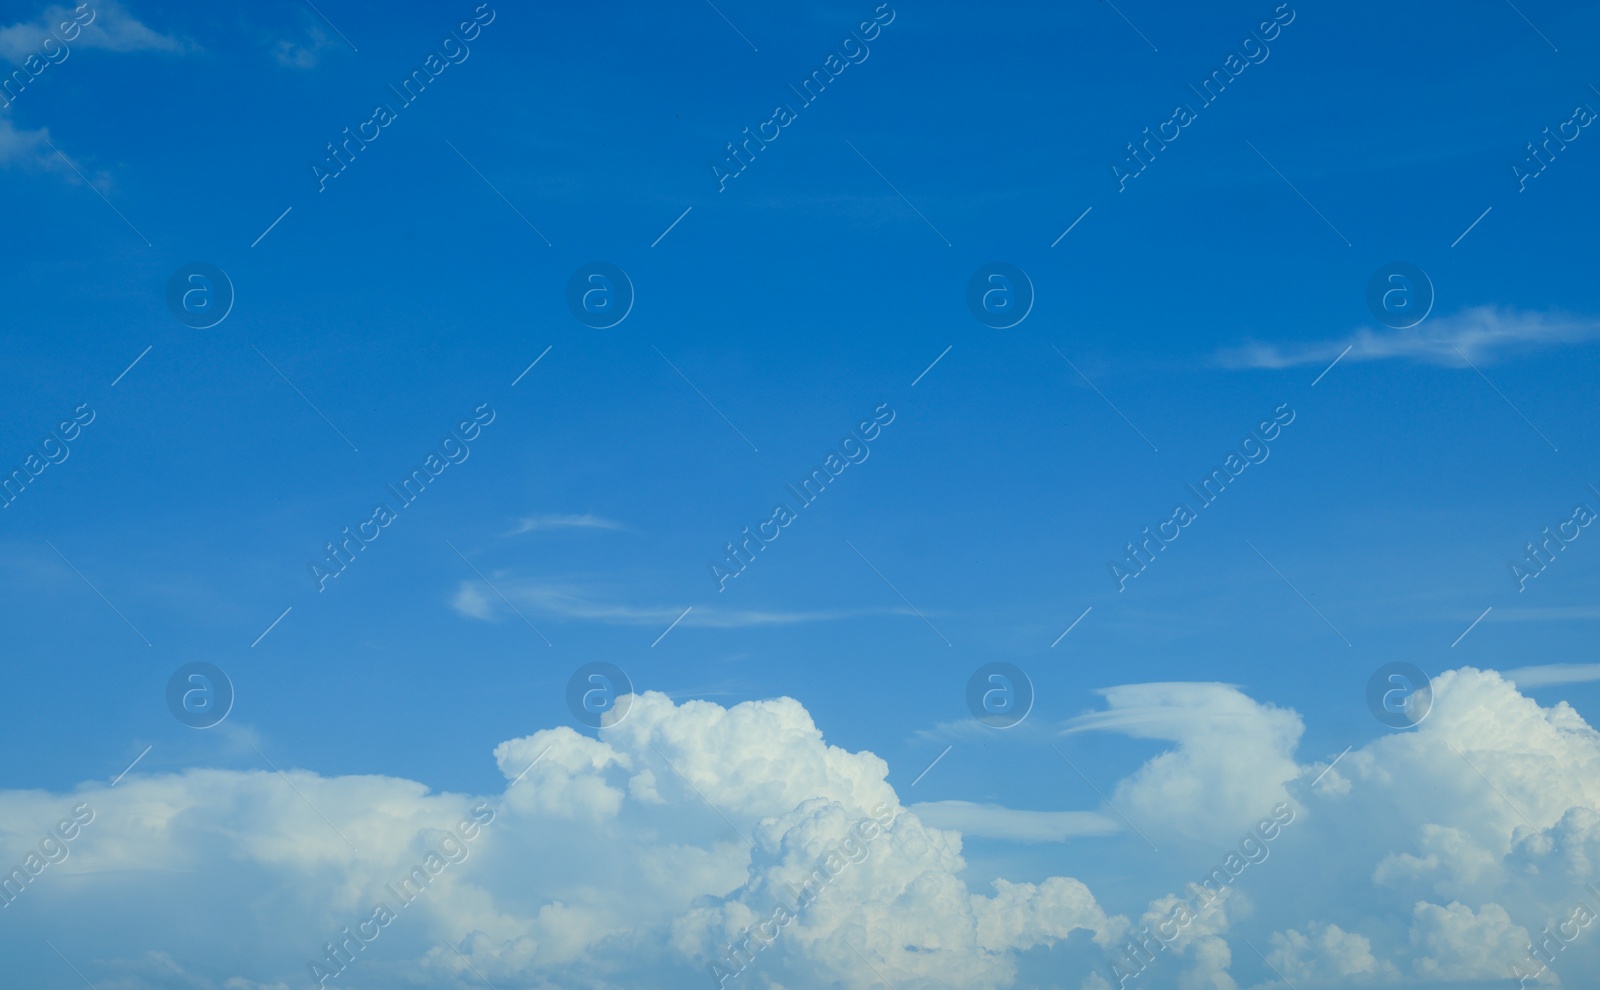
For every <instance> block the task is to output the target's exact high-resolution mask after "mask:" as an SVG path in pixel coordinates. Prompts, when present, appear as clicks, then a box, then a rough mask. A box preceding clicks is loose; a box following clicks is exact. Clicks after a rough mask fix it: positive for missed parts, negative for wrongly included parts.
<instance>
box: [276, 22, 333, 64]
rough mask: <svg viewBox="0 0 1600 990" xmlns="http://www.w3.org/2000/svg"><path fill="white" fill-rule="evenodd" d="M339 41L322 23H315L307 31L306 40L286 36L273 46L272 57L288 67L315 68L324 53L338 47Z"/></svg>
mask: <svg viewBox="0 0 1600 990" xmlns="http://www.w3.org/2000/svg"><path fill="white" fill-rule="evenodd" d="M338 47H339V42H337V41H335V40H333V38H332V37H331V36H330V35H329V34H328V32H326V31H324V30H323V29H322V25H320V24H313V25H311V27H310V28H309V29H307V31H306V38H305V40H304V41H299V40H290V39H288V38H284V39H281V40H279V42H278V43H277V44H275V45H273V46H272V57H273V58H274V59H276V60H277V63H278V64H279V65H281V66H283V67H284V68H288V69H314V68H316V67H317V64H318V63H319V62H321V61H322V53H323V52H325V51H328V50H329V49H331V48H338Z"/></svg>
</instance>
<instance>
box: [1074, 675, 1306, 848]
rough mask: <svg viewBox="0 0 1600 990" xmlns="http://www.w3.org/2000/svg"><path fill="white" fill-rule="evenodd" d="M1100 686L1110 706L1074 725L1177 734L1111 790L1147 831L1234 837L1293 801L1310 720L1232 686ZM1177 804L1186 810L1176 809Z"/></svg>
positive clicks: (1153, 735) (1216, 840) (1167, 736)
mask: <svg viewBox="0 0 1600 990" xmlns="http://www.w3.org/2000/svg"><path fill="white" fill-rule="evenodd" d="M1099 693H1100V694H1102V695H1104V696H1105V699H1106V703H1107V705H1108V706H1109V708H1108V710H1106V711H1103V712H1093V713H1091V714H1088V715H1082V716H1079V717H1078V718H1075V719H1072V720H1071V721H1070V722H1068V723H1067V729H1066V731H1067V732H1068V733H1076V732H1091V731H1109V732H1116V733H1120V734H1122V735H1127V736H1133V737H1134V738H1137V739H1161V740H1167V741H1171V742H1174V743H1177V746H1176V747H1175V748H1173V749H1171V750H1169V751H1167V752H1165V753H1162V754H1161V755H1159V756H1157V757H1155V758H1154V759H1152V760H1150V761H1149V762H1147V763H1146V764H1145V765H1144V766H1142V767H1140V768H1139V770H1138V771H1137V772H1136V773H1134V774H1133V776H1131V777H1129V778H1128V779H1126V780H1124V781H1122V782H1121V783H1119V784H1118V785H1117V787H1116V790H1115V791H1114V792H1113V793H1112V795H1111V802H1112V804H1113V805H1114V806H1115V807H1116V808H1117V809H1118V810H1119V811H1121V812H1122V813H1123V814H1125V815H1127V816H1128V817H1129V818H1130V819H1131V820H1132V821H1133V822H1134V824H1136V825H1139V826H1140V828H1141V830H1145V831H1157V832H1166V833H1168V834H1170V833H1172V832H1177V833H1178V834H1181V835H1185V836H1189V837H1191V838H1198V839H1204V840H1206V841H1207V842H1210V843H1212V844H1223V843H1227V842H1230V841H1231V840H1233V839H1236V838H1237V837H1238V832H1239V830H1240V829H1242V828H1246V827H1248V826H1249V825H1250V824H1251V823H1252V822H1253V821H1255V820H1256V819H1257V818H1259V817H1260V816H1261V815H1263V814H1266V813H1267V811H1268V809H1270V808H1272V807H1273V806H1274V805H1276V804H1278V803H1279V802H1282V801H1285V800H1287V798H1288V791H1287V790H1286V789H1285V787H1284V784H1285V782H1287V781H1290V780H1293V779H1295V778H1296V777H1298V776H1300V773H1301V771H1300V767H1299V765H1298V764H1296V763H1295V761H1294V757H1293V753H1294V749H1295V746H1296V744H1297V743H1298V742H1299V740H1300V733H1301V732H1302V731H1303V729H1304V726H1303V724H1302V723H1301V721H1300V716H1299V715H1297V714H1295V713H1294V712H1293V711H1290V710H1287V709H1283V708H1277V707H1275V706H1273V705H1264V704H1260V703H1258V702H1256V701H1253V700H1251V699H1250V698H1249V697H1247V696H1246V695H1245V694H1244V693H1243V692H1242V691H1240V690H1239V689H1238V688H1236V687H1233V686H1232V685H1228V684H1214V683H1192V682H1173V683H1157V684H1129V685H1124V686H1122V687H1113V688H1105V689H1103V690H1101V691H1100V692H1099ZM1175 808H1181V809H1183V811H1184V814H1183V815H1182V816H1181V817H1177V816H1175V815H1174V814H1173V810H1174V809H1175ZM1147 822H1148V823H1150V828H1149V829H1145V828H1144V823H1147Z"/></svg>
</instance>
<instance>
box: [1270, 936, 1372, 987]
mask: <svg viewBox="0 0 1600 990" xmlns="http://www.w3.org/2000/svg"><path fill="white" fill-rule="evenodd" d="M1271 944H1272V951H1271V952H1269V953H1267V962H1269V963H1271V964H1272V966H1273V967H1275V968H1276V969H1277V970H1278V972H1280V973H1282V974H1283V976H1284V978H1285V979H1287V980H1290V981H1298V982H1301V983H1310V982H1313V981H1315V982H1318V983H1338V984H1348V983H1371V982H1374V981H1378V980H1381V981H1383V982H1386V983H1392V982H1394V981H1396V980H1397V979H1398V978H1399V975H1400V973H1399V970H1397V969H1395V967H1394V965H1393V964H1392V963H1388V962H1384V961H1381V960H1379V959H1377V958H1375V957H1374V956H1373V955H1372V940H1371V939H1368V938H1367V937H1366V936H1364V935H1358V934H1356V933H1354V932H1347V931H1345V930H1344V929H1342V928H1340V927H1339V926H1338V925H1329V924H1323V923H1321V922H1316V921H1313V922H1310V923H1309V924H1308V925H1307V926H1306V933H1305V934H1301V933H1300V932H1298V931H1296V930H1295V929H1293V928H1291V929H1289V930H1288V931H1286V932H1279V933H1274V934H1273V936H1272V940H1271Z"/></svg>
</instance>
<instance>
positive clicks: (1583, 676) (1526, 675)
mask: <svg viewBox="0 0 1600 990" xmlns="http://www.w3.org/2000/svg"><path fill="white" fill-rule="evenodd" d="M1505 678H1506V680H1508V681H1510V682H1511V683H1513V684H1515V685H1516V686H1517V687H1519V688H1536V687H1554V686H1556V685H1559V684H1583V683H1587V682H1588V681H1600V663H1551V664H1544V665H1543V666H1539V667H1518V668H1517V669H1515V670H1508V671H1506V672H1505Z"/></svg>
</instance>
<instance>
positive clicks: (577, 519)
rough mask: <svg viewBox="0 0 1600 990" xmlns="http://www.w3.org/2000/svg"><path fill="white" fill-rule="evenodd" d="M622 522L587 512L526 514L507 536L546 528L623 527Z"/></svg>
mask: <svg viewBox="0 0 1600 990" xmlns="http://www.w3.org/2000/svg"><path fill="white" fill-rule="evenodd" d="M622 528H623V527H622V524H621V523H619V522H616V521H614V520H611V519H605V518H602V517H601V516H596V515H593V514H591V513H588V512H585V513H581V514H575V513H574V514H567V515H560V514H550V515H542V516H524V517H523V518H521V519H519V520H517V526H516V528H515V529H513V530H512V531H511V532H510V533H507V534H506V535H507V536H518V535H520V534H522V533H532V532H536V531H539V530H546V529H622Z"/></svg>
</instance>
